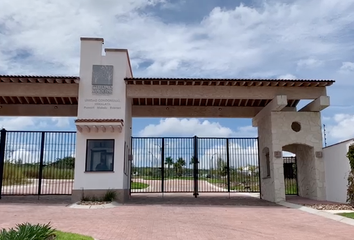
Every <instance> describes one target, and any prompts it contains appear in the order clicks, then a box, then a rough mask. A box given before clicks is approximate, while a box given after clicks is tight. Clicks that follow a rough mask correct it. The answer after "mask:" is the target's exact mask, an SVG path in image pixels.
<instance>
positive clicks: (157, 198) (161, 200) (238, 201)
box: [124, 193, 280, 207]
mask: <svg viewBox="0 0 354 240" xmlns="http://www.w3.org/2000/svg"><path fill="white" fill-rule="evenodd" d="M124 205H166V206H171V205H184V206H222V207H225V206H230V207H265V206H268V207H280V206H279V205H277V204H275V203H271V202H268V201H265V200H261V199H259V198H256V197H251V196H248V195H244V194H237V193H236V194H215V195H213V194H200V195H199V196H198V197H197V198H195V197H194V196H193V195H192V194H183V195H182V194H132V196H131V197H130V199H129V201H127V202H126V203H124Z"/></svg>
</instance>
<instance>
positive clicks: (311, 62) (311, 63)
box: [297, 58, 322, 68]
mask: <svg viewBox="0 0 354 240" xmlns="http://www.w3.org/2000/svg"><path fill="white" fill-rule="evenodd" d="M321 64H322V61H320V60H317V59H313V58H307V59H301V60H299V61H298V62H297V66H298V67H301V68H316V67H319V66H321Z"/></svg>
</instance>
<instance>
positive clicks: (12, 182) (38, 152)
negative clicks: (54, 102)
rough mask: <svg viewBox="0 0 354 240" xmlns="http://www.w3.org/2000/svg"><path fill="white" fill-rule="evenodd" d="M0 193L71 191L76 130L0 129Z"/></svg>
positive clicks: (46, 193) (31, 193)
mask: <svg viewBox="0 0 354 240" xmlns="http://www.w3.org/2000/svg"><path fill="white" fill-rule="evenodd" d="M0 139H1V142H0V198H1V195H41V194H45V195H49V194H55V195H57V194H64V195H67V194H71V192H72V186H73V179H74V165H75V146H76V132H54V131H53V132H43V131H41V132H39V131H6V130H5V129H3V130H1V138H0Z"/></svg>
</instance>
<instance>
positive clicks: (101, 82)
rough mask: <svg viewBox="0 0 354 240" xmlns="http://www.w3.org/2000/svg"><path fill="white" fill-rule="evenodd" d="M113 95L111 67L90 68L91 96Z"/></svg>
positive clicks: (97, 66)
mask: <svg viewBox="0 0 354 240" xmlns="http://www.w3.org/2000/svg"><path fill="white" fill-rule="evenodd" d="M112 93H113V66H112V65H93V66H92V94H95V95H111V94H112Z"/></svg>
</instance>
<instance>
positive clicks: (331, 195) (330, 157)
mask: <svg viewBox="0 0 354 240" xmlns="http://www.w3.org/2000/svg"><path fill="white" fill-rule="evenodd" d="M351 144H354V141H353V140H349V141H345V142H342V143H338V144H335V145H332V146H329V147H326V148H324V149H323V160H324V164H325V169H326V189H327V200H328V201H333V202H340V203H346V199H347V184H348V182H347V178H348V173H349V172H350V165H349V160H348V158H347V157H346V155H347V152H348V149H349V146H350V145H351Z"/></svg>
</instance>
